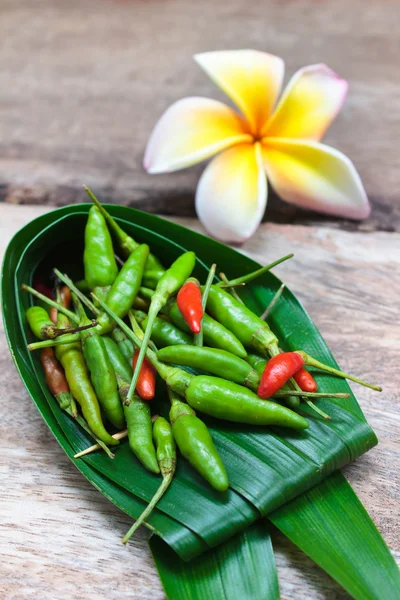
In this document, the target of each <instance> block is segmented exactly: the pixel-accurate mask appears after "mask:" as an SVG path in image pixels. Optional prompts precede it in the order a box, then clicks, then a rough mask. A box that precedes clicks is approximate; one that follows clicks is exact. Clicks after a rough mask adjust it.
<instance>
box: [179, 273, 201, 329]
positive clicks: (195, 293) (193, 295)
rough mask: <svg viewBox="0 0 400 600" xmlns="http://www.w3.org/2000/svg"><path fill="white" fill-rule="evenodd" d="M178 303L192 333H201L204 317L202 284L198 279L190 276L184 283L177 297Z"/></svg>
mask: <svg viewBox="0 0 400 600" xmlns="http://www.w3.org/2000/svg"><path fill="white" fill-rule="evenodd" d="M176 303H177V305H178V308H179V310H180V311H181V313H182V315H183V318H184V319H185V321H186V323H187V324H188V326H189V327H190V331H191V332H192V333H200V330H201V320H202V318H203V312H204V311H203V306H202V302H201V290H200V284H199V282H198V281H197V279H194V278H193V277H191V278H189V279H188V280H187V281H186V283H184V284H183V286H182V287H181V289H180V290H179V292H178V295H177V297H176Z"/></svg>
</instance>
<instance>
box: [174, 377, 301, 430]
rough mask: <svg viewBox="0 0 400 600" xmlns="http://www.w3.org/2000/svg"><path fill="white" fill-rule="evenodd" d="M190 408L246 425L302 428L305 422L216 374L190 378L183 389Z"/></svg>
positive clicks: (286, 409)
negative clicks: (187, 384)
mask: <svg viewBox="0 0 400 600" xmlns="http://www.w3.org/2000/svg"><path fill="white" fill-rule="evenodd" d="M185 398H186V400H187V402H188V404H190V406H191V407H192V408H194V409H195V410H199V411H200V412H203V413H204V414H207V415H210V416H212V417H215V418H216V419H225V420H226V421H233V422H237V423H248V424H249V425H278V426H280V427H288V428H290V429H306V428H307V427H308V421H307V420H306V419H304V417H302V416H300V415H298V414H297V413H295V412H294V411H292V410H290V409H289V408H286V407H285V406H281V405H280V404H277V403H276V402H271V401H269V400H261V399H260V398H259V397H258V396H257V395H256V394H255V393H254V392H252V391H251V390H248V389H246V388H244V387H242V386H241V385H238V384H237V383H233V382H231V381H225V380H223V379H220V378H218V377H211V376H208V375H198V376H197V377H193V379H192V380H191V381H190V383H189V386H188V387H187V389H186V392H185Z"/></svg>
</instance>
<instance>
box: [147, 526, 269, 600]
mask: <svg viewBox="0 0 400 600" xmlns="http://www.w3.org/2000/svg"><path fill="white" fill-rule="evenodd" d="M149 544H150V549H151V552H152V554H153V558H154V562H155V563H156V567H157V570H158V573H159V575H160V579H161V582H162V584H163V587H164V590H165V593H166V596H167V598H170V600H188V598H190V599H191V600H204V599H205V598H207V599H208V598H209V599H212V598H214V599H215V600H255V599H257V600H263V599H265V600H275V599H278V598H279V585H278V577H277V574H276V566H275V559H274V553H273V549H272V544H271V538H270V535H269V531H268V528H267V525H266V523H265V522H262V521H259V522H258V523H256V524H255V525H252V526H251V527H249V528H248V529H246V531H244V532H243V533H241V534H239V535H236V536H235V537H233V538H231V539H230V540H229V541H227V542H225V543H224V544H221V545H220V546H218V548H216V549H215V550H211V551H209V552H207V553H205V554H203V555H202V556H199V557H198V558H195V559H194V560H192V561H191V562H190V563H186V562H184V561H183V560H182V559H181V558H179V556H178V555H177V554H176V553H175V552H174V551H173V550H171V548H169V547H168V546H167V544H166V543H165V542H163V541H162V540H160V538H158V537H156V536H152V537H151V538H150V541H149Z"/></svg>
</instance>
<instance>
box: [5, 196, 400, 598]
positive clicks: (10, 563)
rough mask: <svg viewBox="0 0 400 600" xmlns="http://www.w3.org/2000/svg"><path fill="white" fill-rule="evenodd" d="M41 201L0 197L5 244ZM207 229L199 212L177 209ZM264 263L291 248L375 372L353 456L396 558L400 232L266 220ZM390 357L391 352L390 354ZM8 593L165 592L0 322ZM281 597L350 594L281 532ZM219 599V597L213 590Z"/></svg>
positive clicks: (331, 340)
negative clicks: (365, 434) (366, 432)
mask: <svg viewBox="0 0 400 600" xmlns="http://www.w3.org/2000/svg"><path fill="white" fill-rule="evenodd" d="M45 211H46V208H45V207H24V208H21V207H13V206H3V207H2V208H1V215H2V219H1V240H0V252H1V253H3V252H4V249H5V247H6V244H7V243H8V240H9V239H10V238H11V236H12V235H13V233H14V232H15V231H16V230H17V229H19V228H20V227H21V226H22V225H23V224H24V223H26V222H28V221H29V220H31V219H32V218H34V217H35V216H38V215H39V214H43V212H45ZM173 220H174V221H177V222H180V223H181V224H183V225H186V226H189V227H191V228H193V229H196V230H199V231H202V228H201V226H199V224H198V222H197V221H194V220H190V219H179V220H178V219H173ZM242 250H243V252H245V253H246V254H248V255H250V256H252V257H254V258H255V259H257V260H259V261H261V262H263V263H265V262H268V261H269V260H270V259H273V258H275V257H277V256H280V255H282V254H286V253H287V252H289V251H293V252H294V253H295V257H294V258H293V259H292V260H291V261H289V262H287V263H285V264H284V265H282V267H280V268H279V275H280V276H281V277H282V278H283V280H284V281H285V282H286V283H287V285H288V286H290V288H291V289H292V290H293V292H294V293H295V294H297V295H298V296H299V298H300V299H301V300H302V301H303V303H304V305H305V308H306V309H307V310H308V311H309V312H310V314H311V316H312V318H313V319H314V321H315V322H316V324H317V325H318V326H319V327H320V329H321V331H322V332H323V334H324V336H325V338H326V341H327V343H328V344H329V346H330V347H331V348H332V350H333V352H334V354H335V355H336V357H337V358H338V359H339V362H340V364H341V366H342V368H343V369H345V370H348V371H352V372H354V373H357V374H359V375H360V376H361V377H364V378H366V379H369V380H375V381H379V382H380V383H381V384H382V385H383V387H384V392H383V393H382V394H379V395H377V394H375V393H373V392H372V391H370V390H366V389H365V388H360V387H358V388H357V390H356V393H357V397H358V399H359V402H360V404H361V406H362V408H363V410H364V412H365V414H366V416H367V418H368V421H369V422H370V424H371V426H372V427H373V428H374V429H375V431H376V432H377V434H378V437H379V441H380V443H379V445H378V447H377V448H374V449H373V450H372V451H371V452H369V453H368V454H367V455H365V456H363V457H361V458H360V459H359V460H357V461H356V463H354V464H353V465H350V466H348V467H346V469H345V474H346V476H347V477H348V478H349V480H350V483H351V484H352V485H353V487H354V489H355V491H356V493H357V494H358V495H359V496H360V498H361V500H362V502H363V503H364V505H365V506H366V508H367V510H368V511H369V513H370V514H371V516H372V517H373V519H374V521H375V523H376V525H377V527H378V529H379V530H380V531H381V533H382V534H383V536H384V537H385V539H386V541H387V543H388V544H389V546H390V548H391V550H392V551H393V552H394V554H395V555H396V556H397V557H398V558H399V560H400V535H399V530H398V523H399V516H400V515H399V506H400V502H399V494H400V485H399V483H400V482H399V472H400V469H399V466H400V448H399V443H398V426H399V412H398V405H399V391H398V390H399V387H400V376H399V369H398V365H399V362H400V348H399V344H398V340H399V336H400V331H399V325H398V312H397V306H398V298H399V295H400V282H399V280H398V278H396V277H394V273H396V272H398V270H399V266H400V265H399V263H400V251H399V250H400V235H399V234H395V233H392V234H389V233H385V232H379V233H354V232H353V233H349V232H346V231H338V230H335V229H331V228H327V227H324V228H318V227H303V226H288V225H286V226H284V225H276V224H266V225H263V226H262V227H261V228H260V230H259V232H258V233H257V234H256V235H255V236H254V237H253V238H252V239H251V240H250V241H249V242H247V243H246V244H245V246H243V247H242ZM382 357H383V359H382ZM0 439H1V445H2V447H1V452H0V469H1V475H0V477H1V482H2V485H1V487H0V597H1V598H2V600H32V599H33V598H38V597H40V598H41V600H65V598H67V597H68V599H69V600H92V599H93V598H99V599H100V598H107V600H125V599H126V600H128V599H131V598H135V599H138V600H148V599H150V598H152V599H153V600H158V599H160V600H161V599H162V598H164V594H163V591H162V589H161V585H160V582H159V579H158V576H157V573H156V570H155V568H154V565H153V562H152V559H151V556H150V553H149V550H148V547H147V544H146V537H147V534H146V532H145V531H144V530H143V529H141V530H139V531H138V532H137V535H136V536H135V538H134V540H133V541H132V543H131V544H130V545H129V547H124V546H122V544H120V537H121V535H122V534H123V533H125V531H126V530H127V528H128V526H129V524H130V521H129V518H128V517H126V516H125V515H123V514H122V513H121V512H119V511H118V510H117V509H116V508H115V507H114V506H113V505H111V504H110V503H109V502H108V501H106V500H105V499H104V498H103V497H102V496H101V494H99V493H98V492H97V491H96V490H94V488H92V487H91V486H90V485H89V483H88V482H86V480H85V479H84V478H83V477H82V476H81V475H80V474H79V473H78V472H77V470H76V469H75V468H74V467H73V465H72V464H71V463H70V462H69V461H68V459H67V457H66V456H65V455H64V453H63V452H62V450H61V449H60V448H59V447H58V445H57V443H56V442H55V440H54V438H53V437H52V436H51V434H50V433H49V431H48V429H47V427H46V425H45V424H44V422H43V421H42V419H41V417H40V416H39V414H38V412H37V411H36V409H35V407H34V405H33V403H32V402H31V401H30V399H29V397H28V395H27V393H26V391H25V389H24V387H23V385H22V382H21V381H20V379H19V376H18V374H17V372H16V370H15V367H14V365H13V363H12V361H11V357H10V355H9V353H8V350H7V346H6V341H5V337H4V333H3V331H2V330H1V331H0ZM273 542H274V548H275V551H276V557H277V565H278V571H279V579H280V585H281V591H282V599H283V600H323V599H328V598H329V599H330V600H342V599H343V600H344V599H345V598H348V596H347V594H346V593H345V592H344V591H343V590H341V589H340V588H339V586H338V585H337V584H336V583H335V582H334V581H332V580H331V579H330V578H329V577H328V576H327V575H326V574H325V573H324V572H323V571H321V569H319V568H318V567H317V566H316V565H315V564H314V563H313V562H312V561H311V560H310V559H308V558H307V557H306V556H305V555H304V554H302V553H301V552H300V551H299V550H298V549H297V548H295V547H294V546H293V545H292V544H291V543H290V542H289V541H288V540H286V539H285V538H283V536H282V535H281V534H279V533H278V532H276V531H274V532H273ZM215 600H219V599H215Z"/></svg>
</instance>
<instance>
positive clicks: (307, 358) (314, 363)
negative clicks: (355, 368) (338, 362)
mask: <svg viewBox="0 0 400 600" xmlns="http://www.w3.org/2000/svg"><path fill="white" fill-rule="evenodd" d="M296 352H297V354H300V356H301V357H302V358H303V360H304V364H305V365H308V366H310V367H315V368H316V369H321V371H326V372H327V373H332V375H337V376H338V377H342V378H343V379H350V381H354V382H355V383H359V384H360V385H363V386H364V387H367V388H370V389H371V390H375V391H376V392H381V391H382V388H381V387H380V386H378V385H373V384H371V383H367V382H366V381H363V380H362V379H358V377H354V375H349V374H348V373H344V372H343V371H340V370H339V369H334V368H333V367H329V366H328V365H325V364H324V363H322V362H320V361H319V360H316V359H315V358H313V357H312V356H310V355H309V354H307V353H306V352H304V351H303V350H296Z"/></svg>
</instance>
